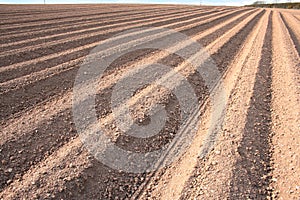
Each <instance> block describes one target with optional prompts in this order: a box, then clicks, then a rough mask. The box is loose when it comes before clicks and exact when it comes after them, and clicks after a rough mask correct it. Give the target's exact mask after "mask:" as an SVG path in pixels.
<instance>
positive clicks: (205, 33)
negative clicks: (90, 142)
mask: <svg viewBox="0 0 300 200" xmlns="http://www.w3.org/2000/svg"><path fill="white" fill-rule="evenodd" d="M0 16H1V20H0V30H1V34H0V38H1V39H0V94H1V95H0V126H1V128H0V199H3V200H6V199H283V200H286V199H296V200H297V199H300V155H299V152H300V137H299V133H300V130H299V126H300V103H299V101H300V74H299V73H300V70H299V68H300V46H299V45H300V28H299V27H300V26H299V25H298V24H300V23H299V22H300V20H299V16H300V11H297V10H284V9H258V8H246V7H206V6H183V5H182V6H179V5H130V4H128V5H117V4H111V5H110V4H103V5H46V6H44V5H26V6H21V5H0ZM149 26H151V27H164V28H169V29H173V30H176V31H179V32H181V33H184V34H185V35H187V36H189V37H190V38H192V39H193V40H195V41H198V42H199V43H200V44H202V45H203V47H204V48H205V50H206V51H207V52H208V54H209V56H210V58H212V59H213V61H214V62H215V64H216V66H217V69H218V70H219V72H220V74H221V77H220V80H216V81H215V82H217V83H216V86H215V87H214V88H213V89H212V90H211V91H210V90H209V89H208V88H207V87H206V86H205V83H204V81H203V79H202V77H201V75H200V74H198V73H197V71H195V69H194V68H193V67H192V66H191V65H189V64H188V63H187V62H185V60H183V58H182V57H180V56H178V55H174V54H171V55H169V54H168V53H167V52H165V51H159V50H157V49H144V50H139V51H135V52H131V53H128V54H126V55H124V56H123V57H122V58H120V59H117V60H115V61H114V62H113V63H112V64H111V65H110V66H109V68H108V69H107V71H106V72H105V76H104V77H103V78H102V79H101V81H102V82H101V84H99V86H98V88H97V89H98V91H97V94H96V99H95V103H96V113H97V117H98V122H99V123H100V124H105V128H106V131H107V134H108V135H110V136H111V138H112V139H113V141H114V142H115V143H116V145H118V146H119V147H122V148H124V149H128V150H129V149H134V150H135V151H137V152H148V151H153V150H156V149H159V148H161V147H162V146H164V145H167V144H168V143H170V142H171V141H172V139H174V137H175V135H176V131H178V127H179V123H180V117H181V114H180V106H179V103H178V99H177V98H175V97H174V95H173V94H172V93H171V92H169V91H167V90H165V89H164V88H160V87H158V86H157V85H156V84H149V85H146V86H145V87H143V88H140V90H138V91H136V93H134V95H133V96H132V98H131V99H130V100H129V101H128V105H130V107H131V108H132V109H133V110H134V111H133V113H132V117H133V118H134V119H135V120H136V123H139V122H141V124H140V125H143V123H147V116H146V115H144V114H143V113H147V111H148V110H149V109H150V108H152V107H154V105H155V104H157V103H158V104H161V105H163V106H164V107H165V108H166V110H167V114H168V120H167V121H166V124H165V127H164V128H163V130H162V131H160V132H159V134H157V135H156V136H153V137H150V138H147V139H139V138H138V139H137V138H133V137H129V136H128V135H126V134H123V133H120V132H119V131H118V129H117V127H116V125H115V122H114V115H113V114H112V110H111V106H110V97H111V95H112V90H113V88H114V86H115V84H116V83H117V82H118V80H120V78H121V76H122V74H124V73H126V72H128V71H129V70H131V69H134V68H138V67H139V66H141V65H142V64H143V63H149V62H153V63H155V62H158V63H161V64H164V65H168V66H170V67H172V71H176V72H179V73H181V74H182V75H183V76H184V77H185V78H186V79H187V80H188V81H189V83H190V84H191V85H192V87H193V89H194V91H195V94H196V96H197V100H198V101H199V105H200V106H199V107H197V108H195V110H194V111H193V112H195V113H196V115H197V117H198V118H197V120H199V123H198V126H197V127H196V128H195V129H196V130H197V131H196V134H195V135H194V137H193V138H192V139H191V141H190V143H191V145H190V146H189V147H188V149H186V152H185V153H184V154H183V155H182V156H181V157H180V158H179V159H178V160H175V161H174V162H173V163H172V164H171V165H168V166H166V167H163V168H159V169H157V170H155V171H153V172H148V173H146V172H145V173H128V172H126V171H121V170H115V169H112V168H110V167H108V166H106V165H104V164H103V163H101V162H100V161H99V160H97V159H95V158H94V157H93V155H91V154H90V153H89V152H88V150H87V149H86V147H85V146H84V145H83V144H82V142H81V140H80V138H79V136H78V132H77V130H76V127H75V123H74V120H73V115H72V114H73V113H72V95H73V86H74V81H75V77H76V74H77V71H78V69H79V67H80V64H81V63H82V62H83V60H84V58H85V57H86V56H87V55H88V54H89V52H90V51H91V50H92V49H93V47H95V46H97V45H98V44H100V43H101V41H104V40H105V39H108V38H110V37H112V36H114V35H115V34H118V33H121V32H122V31H125V30H130V29H132V28H143V27H149ZM153 37H154V36H153ZM174 45H176V44H174ZM179 47H180V48H183V46H182V47H181V46H180V45H179ZM220 82H222V83H223V86H224V89H225V92H226V95H225V97H224V99H225V100H226V109H225V110H224V112H223V115H222V117H223V121H222V122H220V124H218V125H219V126H220V128H219V129H216V130H215V131H214V132H213V134H208V129H209V125H210V124H211V121H210V120H211V119H210V115H211V113H210V111H211V107H212V105H210V100H209V93H212V94H215V93H217V91H219V89H220V88H221V85H220ZM170 83H172V84H173V82H170ZM174 85H176V82H174ZM103 126H104V125H103ZM207 144H209V146H207Z"/></svg>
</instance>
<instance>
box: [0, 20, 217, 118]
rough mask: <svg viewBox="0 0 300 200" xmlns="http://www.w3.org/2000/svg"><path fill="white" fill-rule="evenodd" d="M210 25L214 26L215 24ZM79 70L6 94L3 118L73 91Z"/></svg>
mask: <svg viewBox="0 0 300 200" xmlns="http://www.w3.org/2000/svg"><path fill="white" fill-rule="evenodd" d="M218 23H220V22H219V21H218ZM210 25H211V26H213V24H210ZM77 69H78V67H75V68H70V69H69V70H66V71H63V72H62V73H61V74H58V75H56V76H53V77H49V78H47V79H44V80H41V81H39V82H38V83H39V84H36V83H34V84H29V85H26V86H25V87H23V88H20V89H18V90H15V91H9V92H7V93H5V95H2V96H1V97H0V98H1V111H2V112H1V118H2V119H5V118H7V117H9V116H10V115H11V114H15V113H16V112H19V111H20V110H24V109H26V110H27V109H30V108H32V106H34V105H35V104H37V103H40V102H43V101H46V100H47V98H49V97H51V96H53V95H56V96H57V95H59V94H62V93H64V92H65V91H67V90H69V89H71V88H72V86H73V83H72V81H71V80H74V77H75V75H76V72H77ZM63 77H68V78H63ZM60 80H64V81H60ZM49 83H52V84H49ZM53 83H56V84H53ZM16 93H17V94H16ZM16 95H18V98H16ZM13 102H14V103H13ZM12 103H13V104H14V105H15V106H11V108H9V107H7V105H12ZM8 108H9V109H8Z"/></svg>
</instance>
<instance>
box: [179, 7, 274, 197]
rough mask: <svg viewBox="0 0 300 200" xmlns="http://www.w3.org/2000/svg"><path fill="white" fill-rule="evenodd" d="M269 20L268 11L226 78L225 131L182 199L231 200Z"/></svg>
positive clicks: (201, 162)
mask: <svg viewBox="0 0 300 200" xmlns="http://www.w3.org/2000/svg"><path fill="white" fill-rule="evenodd" d="M268 18H269V12H267V13H266V14H265V15H264V16H263V17H262V19H261V20H260V21H259V23H258V24H257V25H256V26H255V27H254V28H253V32H250V34H249V37H248V40H247V41H245V44H244V45H243V46H242V51H240V52H239V53H238V54H237V55H236V57H235V58H236V59H235V60H233V62H232V63H231V65H230V67H229V68H228V70H229V71H228V72H227V74H226V75H227V78H225V79H224V85H225V89H226V90H227V98H228V101H227V108H226V112H225V113H224V115H225V116H224V121H223V123H222V128H221V130H220V133H219V134H218V136H217V137H216V138H215V141H214V143H215V145H214V147H213V148H211V149H210V151H209V152H208V154H207V155H206V156H199V157H198V163H197V165H196V166H195V168H194V172H193V175H191V176H190V179H189V181H188V182H186V184H185V189H184V190H183V191H182V193H181V198H180V199H195V198H196V199H213V198H216V199H224V198H225V199H230V184H231V177H232V174H233V173H234V168H233V166H234V164H235V162H236V160H237V158H238V156H237V147H238V145H239V144H240V141H241V140H242V137H241V135H242V133H243V130H244V128H245V124H246V114H247V113H246V112H245V110H247V108H248V107H249V104H250V99H251V96H252V91H253V90H252V89H253V87H254V82H255V76H254V75H255V74H256V72H257V67H258V66H259V60H260V59H261V58H262V57H261V52H262V49H263V44H264V37H261V35H265V33H266V30H267V24H268ZM204 130H205V129H204ZM202 140H203V139H202ZM198 155H199V154H198ZM245 192H247V191H245ZM245 198H246V197H245Z"/></svg>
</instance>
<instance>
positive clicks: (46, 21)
mask: <svg viewBox="0 0 300 200" xmlns="http://www.w3.org/2000/svg"><path fill="white" fill-rule="evenodd" d="M147 10H149V11H150V10H153V9H151V8H149V9H143V10H142V11H147ZM157 10H162V11H163V10H164V9H161V8H158V9H157ZM134 11H138V9H135V10H133V12H134ZM122 12H124V13H127V12H128V10H127V9H126V10H124V11H122V10H120V11H118V10H113V11H111V12H109V11H107V9H103V12H99V10H98V9H96V10H95V13H93V12H89V11H87V12H86V13H87V14H84V12H82V13H80V14H77V13H75V14H74V11H73V12H72V13H73V14H74V15H69V14H67V15H66V16H59V17H57V15H56V16H55V17H54V18H51V19H36V18H34V17H33V19H34V20H28V19H27V20H24V21H17V22H12V23H4V24H1V27H2V28H4V30H3V31H4V32H6V31H13V30H17V28H23V29H24V28H34V27H35V26H39V27H43V26H49V25H53V24H56V23H57V22H56V21H59V20H61V19H69V18H70V19H73V20H71V21H69V22H72V21H75V20H74V19H76V18H79V19H81V18H82V19H84V18H86V17H89V16H99V15H103V14H116V15H118V14H121V15H122ZM124 16H125V15H124ZM103 17H105V16H103ZM76 20H78V19H76ZM43 21H44V23H43ZM51 21H54V22H51ZM62 21H64V20H62ZM34 22H37V23H34ZM66 22H67V21H66ZM14 23H18V24H16V27H14V25H13V24H14ZM6 24H7V25H6ZM19 24H21V26H20V25H19Z"/></svg>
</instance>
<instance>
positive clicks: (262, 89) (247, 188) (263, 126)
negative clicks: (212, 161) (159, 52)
mask: <svg viewBox="0 0 300 200" xmlns="http://www.w3.org/2000/svg"><path fill="white" fill-rule="evenodd" d="M272 32H273V28H272V13H271V14H270V16H269V21H268V27H267V32H266V34H265V36H264V44H263V47H262V52H261V59H260V63H259V66H258V71H257V73H256V77H255V83H254V88H253V94H252V97H251V100H250V105H249V109H248V110H247V118H246V125H245V129H244V133H243V135H242V138H243V139H242V141H241V143H240V144H239V147H238V149H237V151H238V154H239V155H240V157H239V158H238V160H237V161H236V163H235V166H234V169H233V177H232V181H231V185H230V199H245V198H250V199H266V198H267V197H270V196H272V194H271V193H272V191H271V190H270V188H269V185H270V180H271V178H272V177H271V176H270V172H271V164H270V162H271V160H270V159H271V151H272V149H271V148H272V147H271V139H272V135H271V98H272V95H271V85H272Z"/></svg>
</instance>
